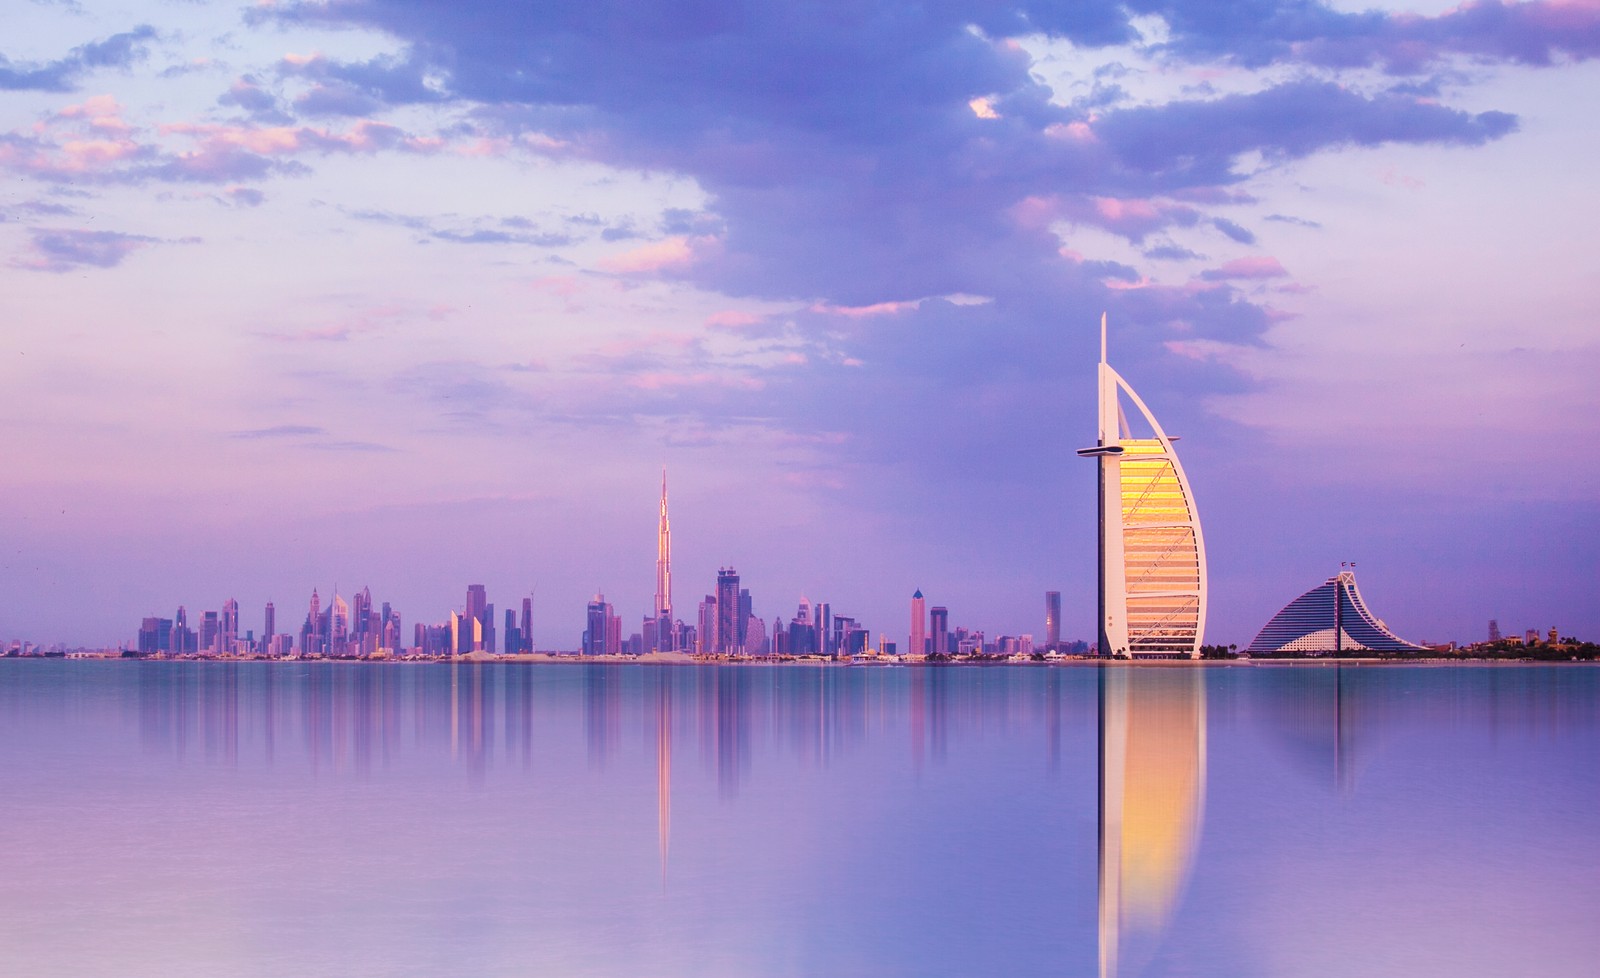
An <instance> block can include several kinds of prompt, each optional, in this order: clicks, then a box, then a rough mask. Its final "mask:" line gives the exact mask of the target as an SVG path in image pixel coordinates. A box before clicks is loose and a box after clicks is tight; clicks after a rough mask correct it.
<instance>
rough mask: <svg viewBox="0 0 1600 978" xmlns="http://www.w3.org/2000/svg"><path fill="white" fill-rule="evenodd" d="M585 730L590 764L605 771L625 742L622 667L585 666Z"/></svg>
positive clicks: (583, 667)
mask: <svg viewBox="0 0 1600 978" xmlns="http://www.w3.org/2000/svg"><path fill="white" fill-rule="evenodd" d="M580 668H582V669H583V729H584V734H585V736H586V737H587V739H588V742H589V763H590V765H592V766H593V767H594V768H595V769H596V770H604V768H605V766H606V762H607V761H608V760H610V759H611V755H612V753H613V752H614V751H616V749H617V742H618V741H619V740H620V739H621V730H622V715H621V699H622V671H621V670H622V667H621V666H615V665H595V664H585V665H583V666H581V667H580Z"/></svg>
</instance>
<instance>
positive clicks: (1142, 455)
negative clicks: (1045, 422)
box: [1078, 313, 1206, 659]
mask: <svg viewBox="0 0 1600 978" xmlns="http://www.w3.org/2000/svg"><path fill="white" fill-rule="evenodd" d="M1124 394H1126V395H1127V400H1128V401H1129V402H1131V403H1132V404H1133V406H1134V407H1135V408H1137V409H1138V412H1139V414H1140V415H1141V416H1142V417H1143V418H1144V421H1145V423H1146V424H1147V425H1148V427H1149V429H1150V431H1151V436H1149V437H1134V436H1133V434H1132V431H1131V429H1130V427H1129V424H1128V416H1127V414H1126V413H1125V412H1124V410H1123V398H1122V395H1124ZM1099 417H1100V438H1099V441H1098V443H1097V444H1096V445H1095V446H1094V447H1093V448H1080V449H1079V450H1078V454H1079V455H1082V456H1084V457H1085V458H1094V459H1098V460H1099V462H1100V654H1101V655H1104V656H1115V657H1117V658H1142V657H1148V658H1181V657H1185V656H1186V657H1188V658H1194V659H1197V658H1199V657H1200V642H1201V640H1202V638H1203V637H1204V635H1205V625H1206V547H1205V539H1204V537H1202V536H1201V533H1200V517H1199V515H1198V514H1197V513H1196V512H1195V507H1194V494H1193V493H1192V492H1191V491H1190V489H1189V480H1188V478H1187V477H1186V476H1185V475H1184V474H1183V466H1182V465H1181V464H1180V463H1179V462H1178V455H1177V453H1176V452H1175V451H1174V450H1173V448H1172V439H1171V438H1169V437H1167V433H1166V432H1165V431H1163V430H1162V428H1161V424H1160V422H1158V421H1157V420H1156V419H1155V415H1153V414H1151V413H1150V409H1149V408H1148V407H1146V406H1145V403H1144V401H1143V400H1141V399H1140V397H1139V395H1138V394H1136V393H1135V392H1134V390H1133V388H1132V387H1130V386H1128V382H1127V381H1126V380H1123V379H1122V376H1121V375H1120V374H1118V373H1117V372H1116V371H1115V370H1113V369H1112V368H1111V364H1109V363H1108V362H1106V317H1105V314H1104V313H1102V314H1101V315H1100V372H1099Z"/></svg>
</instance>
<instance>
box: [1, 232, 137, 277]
mask: <svg viewBox="0 0 1600 978" xmlns="http://www.w3.org/2000/svg"><path fill="white" fill-rule="evenodd" d="M28 233H29V235H30V237H31V241H30V242H29V248H28V252H27V254H26V255H24V256H22V257H18V258H16V259H13V261H12V262H11V264H12V267H14V268H25V269H29V270H31V271H36V272H71V271H76V270H77V269H80V268H85V267H89V268H113V267H115V266H117V265H120V264H121V263H122V260H123V259H124V258H127V257H128V256H129V255H131V254H133V253H134V252H135V251H138V250H139V249H140V248H143V247H145V246H146V245H149V244H153V243H155V242H157V241H158V240H159V239H157V238H149V237H145V236H144V235H140V234H122V233H119V232H116V231H82V230H68V229H61V228H29V229H28Z"/></svg>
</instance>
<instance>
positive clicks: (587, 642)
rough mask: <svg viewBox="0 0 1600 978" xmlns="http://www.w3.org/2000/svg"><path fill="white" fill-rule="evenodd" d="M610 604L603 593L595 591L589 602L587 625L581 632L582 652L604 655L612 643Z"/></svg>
mask: <svg viewBox="0 0 1600 978" xmlns="http://www.w3.org/2000/svg"><path fill="white" fill-rule="evenodd" d="M613 617H614V616H613V614H612V612H611V605H609V604H607V603H606V596H605V595H604V594H599V593H596V594H595V596H594V599H593V600H591V601H590V602H589V610H588V625H589V627H588V628H586V629H584V632H583V654H584V655H604V654H605V653H606V651H607V649H608V648H609V647H610V645H611V644H612V642H611V640H610V636H611V620H612V618H613Z"/></svg>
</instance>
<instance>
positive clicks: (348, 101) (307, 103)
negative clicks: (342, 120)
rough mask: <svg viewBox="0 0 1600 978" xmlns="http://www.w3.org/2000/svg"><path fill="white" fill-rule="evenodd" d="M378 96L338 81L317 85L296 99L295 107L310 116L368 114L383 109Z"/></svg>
mask: <svg viewBox="0 0 1600 978" xmlns="http://www.w3.org/2000/svg"><path fill="white" fill-rule="evenodd" d="M383 107H384V103H383V102H381V101H379V100H378V99H377V98H376V97H374V96H372V95H369V94H367V93H366V92H363V91H361V90H360V89H358V88H353V87H351V86H349V85H343V84H338V83H333V84H328V85H317V86H316V87H314V88H312V89H311V90H310V91H308V92H306V93H305V94H303V95H301V96H299V97H298V98H296V99H295V100H294V109H295V111H296V112H298V113H299V114H301V115H309V116H358V117H359V116H368V115H372V114H373V113H374V112H377V111H378V110H380V109H382V108H383Z"/></svg>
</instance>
